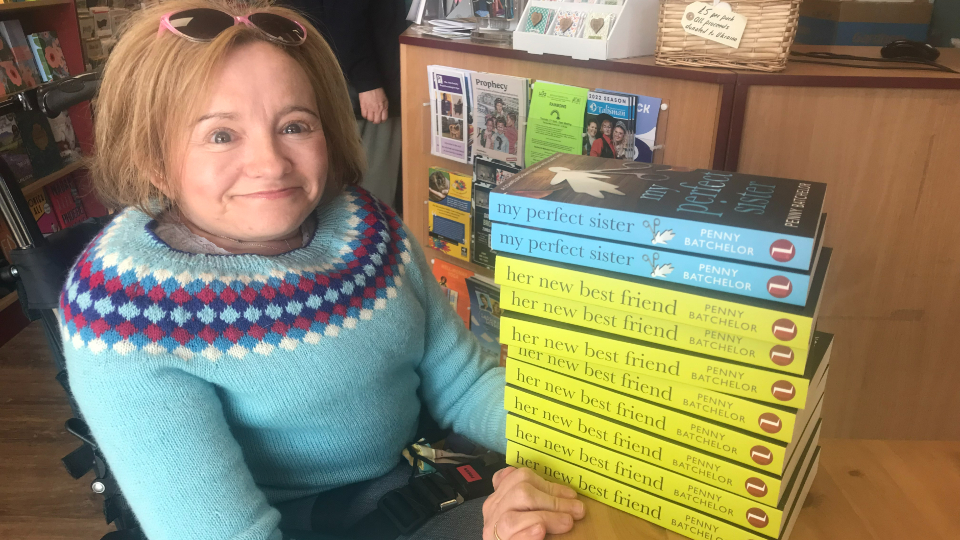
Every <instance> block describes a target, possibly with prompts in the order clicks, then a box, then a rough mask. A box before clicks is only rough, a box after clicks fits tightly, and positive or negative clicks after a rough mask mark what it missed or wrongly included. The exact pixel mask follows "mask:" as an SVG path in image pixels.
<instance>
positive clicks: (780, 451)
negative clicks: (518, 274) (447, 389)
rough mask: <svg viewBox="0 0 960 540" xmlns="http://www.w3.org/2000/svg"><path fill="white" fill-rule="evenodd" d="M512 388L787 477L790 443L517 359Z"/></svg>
mask: <svg viewBox="0 0 960 540" xmlns="http://www.w3.org/2000/svg"><path fill="white" fill-rule="evenodd" d="M506 378H507V384H512V385H514V386H516V387H518V388H523V389H526V390H529V391H531V392H536V393H538V394H541V395H544V396H548V397H551V398H554V399H558V400H559V401H561V402H562V403H566V404H569V405H571V406H574V407H578V408H581V409H584V410H586V411H587V412H592V413H594V414H598V415H601V416H605V417H607V418H610V419H612V420H616V421H618V422H623V423H624V424H627V425H629V426H632V427H635V428H637V429H641V430H643V431H647V432H650V433H653V434H655V435H658V436H661V437H666V438H668V439H672V440H674V441H678V442H680V443H683V444H686V445H689V446H692V447H694V448H698V449H700V450H703V451H705V452H710V453H712V454H716V455H718V456H721V457H724V458H726V459H729V460H733V461H736V462H738V463H743V464H745V465H749V466H751V467H757V468H760V469H763V470H765V471H768V472H771V473H773V474H778V475H779V474H781V473H782V471H783V464H784V459H785V454H786V447H787V444H788V442H785V441H776V440H772V439H768V438H761V437H757V436H753V435H751V434H749V433H743V432H740V431H736V430H734V429H731V428H729V427H726V426H723V425H720V424H717V423H714V422H709V421H706V420H702V419H700V418H695V417H692V416H690V415H687V414H683V413H680V412H677V411H673V410H670V409H667V408H665V407H660V406H658V405H654V404H652V403H648V402H645V401H640V400H638V399H634V398H629V397H627V396H624V395H623V394H618V393H616V392H613V391H611V390H607V389H605V388H601V387H599V386H594V385H591V384H588V383H584V382H580V381H578V380H576V379H571V378H570V377H567V376H565V375H560V374H558V373H554V372H552V371H548V370H546V369H542V368H538V367H536V366H533V365H530V364H525V363H523V362H520V361H518V360H515V359H513V358H511V359H509V361H508V362H507V369H506Z"/></svg>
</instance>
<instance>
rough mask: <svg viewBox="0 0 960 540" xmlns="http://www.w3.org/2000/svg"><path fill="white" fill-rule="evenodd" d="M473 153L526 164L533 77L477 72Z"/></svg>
mask: <svg viewBox="0 0 960 540" xmlns="http://www.w3.org/2000/svg"><path fill="white" fill-rule="evenodd" d="M471 80H472V84H473V92H472V94H473V155H474V156H475V157H476V156H482V157H486V158H489V159H495V160H498V161H503V162H505V163H511V164H515V165H517V166H519V167H523V140H524V136H525V130H524V126H525V125H526V120H527V118H526V116H527V95H528V87H529V84H530V80H529V79H526V78H522V77H509V76H507V75H496V74H493V73H474V74H473V77H471Z"/></svg>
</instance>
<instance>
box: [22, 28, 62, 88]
mask: <svg viewBox="0 0 960 540" xmlns="http://www.w3.org/2000/svg"><path fill="white" fill-rule="evenodd" d="M27 39H28V40H29V42H30V48H31V50H32V51H33V58H34V60H35V61H36V63H37V68H38V71H39V72H40V77H41V78H42V79H43V82H50V81H52V80H56V79H65V78H67V77H69V76H70V71H69V70H67V60H66V59H65V58H64V56H63V50H61V49H60V39H59V38H57V33H56V32H53V31H47V32H37V33H36V34H30V35H29V36H27Z"/></svg>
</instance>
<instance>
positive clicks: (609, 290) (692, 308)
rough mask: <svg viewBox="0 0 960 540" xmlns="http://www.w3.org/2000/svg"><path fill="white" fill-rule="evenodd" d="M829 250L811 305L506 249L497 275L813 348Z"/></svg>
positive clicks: (525, 285)
mask: <svg viewBox="0 0 960 540" xmlns="http://www.w3.org/2000/svg"><path fill="white" fill-rule="evenodd" d="M830 255H831V250H829V249H825V250H823V253H822V254H821V255H820V258H819V261H818V263H817V267H816V269H815V271H814V277H813V280H812V282H811V287H810V293H809V295H808V300H807V305H806V306H802V307H800V306H791V305H788V304H783V303H780V302H770V301H764V300H757V299H752V298H747V297H744V296H739V295H733V294H725V293H720V292H713V291H705V290H703V289H697V288H694V287H686V286H683V285H677V284H672V283H666V282H662V281H653V280H650V279H645V278H637V277H633V276H628V275H625V274H619V273H615V272H606V271H603V270H596V269H593V268H586V267H583V266H574V265H570V264H564V263H558V262H553V261H546V260H543V259H533V258H530V257H524V256H521V255H514V254H505V253H501V254H499V255H498V256H497V268H496V275H495V280H496V282H497V283H498V284H499V285H507V286H510V287H516V288H518V289H524V290H527V291H531V292H539V293H543V294H548V295H550V296H557V297H560V298H566V299H568V300H577V301H580V302H585V303H588V304H591V305H596V306H603V307H608V308H611V309H616V310H620V311H625V312H627V313H633V314H637V315H644V316H648V317H655V318H658V319H663V320H667V321H672V322H677V323H683V324H689V325H693V326H698V327H704V328H709V329H711V330H718V331H721V332H726V333H729V334H733V335H737V336H743V337H748V338H753V339H758V340H760V341H769V342H772V343H778V344H780V343H782V344H784V345H790V346H791V347H795V348H798V349H809V348H810V346H809V343H810V341H811V339H812V338H813V331H814V328H815V327H816V320H817V315H818V308H819V306H820V298H821V296H822V294H823V283H824V281H825V280H826V276H827V269H828V268H829V265H830ZM803 344H807V345H803Z"/></svg>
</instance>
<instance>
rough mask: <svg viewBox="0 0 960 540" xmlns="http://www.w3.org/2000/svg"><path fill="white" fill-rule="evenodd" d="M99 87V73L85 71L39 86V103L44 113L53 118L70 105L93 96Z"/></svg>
mask: <svg viewBox="0 0 960 540" xmlns="http://www.w3.org/2000/svg"><path fill="white" fill-rule="evenodd" d="M99 88H100V74H99V73H96V72H91V73H83V74H80V75H77V76H76V77H70V78H68V79H63V80H60V81H57V82H55V83H53V84H45V85H43V86H41V87H40V88H38V89H37V104H38V105H39V106H40V111H41V112H43V114H45V115H47V116H48V117H49V118H53V117H55V116H57V115H59V114H60V113H61V112H63V111H65V110H67V109H69V108H70V107H73V106H74V105H77V104H79V103H83V102H84V101H87V100H89V99H91V98H93V96H94V95H95V94H96V93H97V90H98V89H99Z"/></svg>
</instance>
